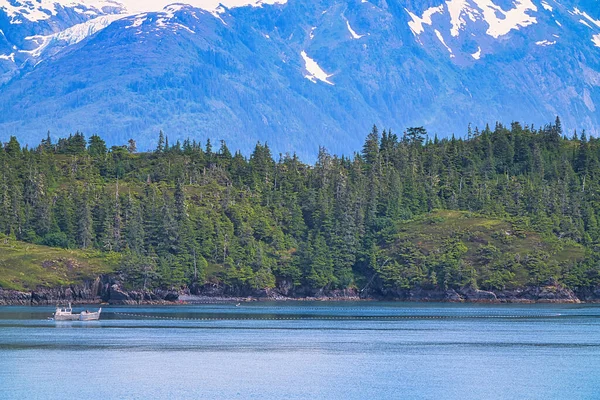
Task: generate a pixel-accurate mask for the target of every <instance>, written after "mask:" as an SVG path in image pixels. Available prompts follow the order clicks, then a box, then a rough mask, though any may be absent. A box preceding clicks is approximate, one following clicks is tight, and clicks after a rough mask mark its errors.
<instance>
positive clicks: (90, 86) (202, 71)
mask: <svg viewBox="0 0 600 400" xmlns="http://www.w3.org/2000/svg"><path fill="white" fill-rule="evenodd" d="M452 1H454V2H455V4H456V3H458V2H459V1H458V0H452ZM460 1H462V2H464V3H465V4H466V6H465V7H470V9H475V10H481V9H483V8H481V9H479V8H478V4H479V5H481V4H482V3H486V2H487V3H491V4H492V5H493V6H494V7H498V8H499V10H500V11H497V12H496V17H497V18H498V21H500V22H498V26H500V25H502V24H504V22H505V21H504V20H503V18H502V16H503V15H504V14H503V13H505V12H508V11H510V10H512V9H515V8H518V7H522V4H524V3H528V2H529V0H519V1H514V2H513V1H510V0H504V1H497V0H494V1H493V2H492V0H460ZM477 2H479V3H477ZM448 3H450V1H449V2H447V3H444V2H441V1H384V0H381V1H368V2H367V1H361V0H357V1H351V2H340V1H335V0H323V1H308V0H289V1H288V2H287V3H285V4H276V5H264V6H262V7H240V8H232V9H227V10H225V11H224V12H223V13H221V14H216V15H215V14H212V13H210V12H208V11H204V10H200V9H197V8H193V7H191V6H183V7H175V8H172V12H170V13H167V14H165V13H162V12H149V13H146V14H143V15H141V16H140V15H131V16H128V17H124V18H121V19H118V20H116V21H114V22H112V23H110V25H108V26H107V27H105V28H104V29H101V30H99V31H98V32H95V33H93V34H91V35H89V36H87V37H86V38H85V39H84V40H82V41H79V42H78V43H75V44H70V43H67V42H68V40H66V41H65V40H62V41H61V40H58V39H57V40H53V41H51V44H49V45H47V46H46V47H45V48H44V52H43V54H42V55H39V56H38V57H37V58H35V57H30V58H29V59H24V60H21V63H20V65H16V64H17V63H14V64H15V65H12V64H11V63H10V60H5V61H6V62H4V63H1V62H0V74H4V75H3V76H4V77H5V79H4V80H5V83H4V84H3V86H1V87H0V141H7V140H8V138H9V136H10V135H16V136H17V137H18V138H19V140H20V141H22V142H23V143H28V144H31V145H33V144H37V143H39V141H40V140H41V139H42V138H44V137H45V136H46V132H47V131H48V130H50V132H51V135H52V136H53V137H55V138H56V137H59V136H65V135H68V134H69V133H73V132H75V131H81V132H83V133H84V134H86V135H91V134H94V133H97V134H100V135H101V136H103V137H104V138H106V139H107V140H108V142H109V143H110V144H124V143H126V142H127V140H128V139H129V138H133V139H135V140H136V141H137V143H138V147H139V148H140V149H150V148H153V147H154V146H155V144H156V140H157V138H158V132H159V131H160V130H163V131H164V132H165V134H166V135H167V136H168V137H169V140H170V142H171V143H174V142H175V141H176V140H184V139H185V138H188V137H189V138H192V139H196V140H199V141H204V140H206V139H207V138H211V139H212V140H213V141H216V140H219V139H223V140H225V141H226V142H227V143H228V144H229V145H230V148H232V149H242V150H243V151H244V152H245V153H246V154H247V153H248V152H249V151H250V150H251V149H252V147H253V146H254V144H255V143H256V142H257V141H262V142H268V144H269V145H270V147H271V148H272V149H273V151H274V153H275V154H277V153H285V152H296V153H298V154H299V155H300V156H302V157H303V158H307V159H314V157H315V156H316V153H317V149H318V146H319V145H322V146H325V147H326V148H327V149H328V150H330V151H332V152H334V153H337V154H352V152H354V151H356V150H358V149H360V146H361V144H362V142H363V139H364V136H365V135H366V133H367V132H368V131H369V130H370V128H371V127H372V125H373V124H377V125H378V126H380V127H381V128H390V129H392V131H394V132H395V133H397V134H402V132H403V130H404V129H406V128H407V127H409V126H421V125H422V126H425V127H426V128H427V129H428V131H429V132H430V134H431V135H433V134H437V135H438V136H440V137H446V136H449V135H452V134H456V135H458V136H464V135H465V133H466V131H467V125H468V124H469V123H471V124H472V126H473V127H475V126H479V127H480V128H483V127H484V126H485V124H486V123H488V122H489V123H494V122H495V121H502V122H504V123H510V122H511V121H515V120H516V121H520V122H522V123H524V124H535V125H537V126H539V125H540V124H544V123H548V122H551V121H553V120H554V118H555V117H556V115H560V116H561V119H562V121H563V126H564V127H565V128H566V129H567V130H573V129H586V130H587V132H588V133H590V134H597V133H598V123H599V117H600V114H599V113H598V110H597V108H598V107H599V106H600V89H599V86H600V72H598V71H600V47H597V46H600V43H599V44H595V43H594V41H593V40H594V35H596V34H600V22H599V24H595V22H594V21H596V22H598V21H597V20H598V19H599V17H600V15H599V13H600V10H599V9H598V7H597V2H596V1H584V2H576V1H567V2H564V1H562V2H560V3H557V2H555V1H552V0H548V1H544V2H542V1H538V0H534V1H533V2H532V4H534V6H535V8H536V10H535V11H534V10H528V11H525V12H524V13H522V14H521V16H525V17H524V18H529V17H532V18H535V23H532V24H529V25H527V26H516V28H514V29H511V30H509V31H508V32H507V33H505V34H502V35H498V36H497V37H495V35H494V33H493V32H492V33H490V31H491V30H492V26H494V25H493V24H492V23H491V22H490V21H487V20H483V19H481V18H479V17H473V18H470V17H469V13H468V12H466V11H465V12H464V13H463V14H461V16H462V19H463V20H464V23H463V25H462V26H461V27H459V29H458V30H456V29H455V33H456V32H457V34H456V35H453V34H452V32H453V28H455V25H456V20H455V21H454V24H453V21H452V17H451V12H450V11H451V10H450V8H451V6H450V5H449V4H448ZM542 3H543V4H542ZM439 6H442V7H441V8H440V9H439V10H440V11H439V12H435V13H433V14H432V15H431V17H430V20H431V21H430V22H431V23H430V24H429V23H428V21H427V18H426V13H427V12H428V10H431V9H432V7H439ZM550 9H551V11H550ZM113 12H115V11H114V10H108V12H107V14H111V13H113ZM71 14H73V15H71ZM411 14H412V15H411ZM413 15H414V16H416V19H415V18H413ZM506 15H510V14H506ZM491 18H495V17H494V16H492V17H491ZM505 18H509V17H505ZM510 18H512V17H510ZM54 19H55V21H54V20H52V19H50V20H49V21H43V23H40V22H37V23H30V24H27V23H25V24H13V23H11V22H10V19H9V18H8V17H7V16H6V15H3V11H2V10H1V9H0V29H1V30H2V31H3V32H4V35H0V54H2V52H3V51H5V53H4V54H7V53H6V52H8V51H10V46H11V45H12V46H13V48H14V46H15V44H18V46H27V45H29V46H30V47H31V46H32V45H31V43H30V42H31V39H26V38H29V37H31V36H32V35H36V34H37V35H49V34H52V33H55V32H61V31H63V30H64V29H66V28H67V27H69V26H73V25H76V24H79V23H82V22H85V20H86V17H82V16H81V14H76V13H75V14H74V13H72V12H69V11H68V10H66V11H64V12H62V13H58V14H57V16H55V17H54ZM415 21H417V22H418V21H425V22H422V23H421V25H420V28H419V26H418V24H417V25H415V24H414V22H415ZM557 21H558V22H557ZM582 21H583V22H582ZM415 26H416V27H417V28H416V29H417V30H418V31H419V32H417V33H416V32H415V31H414V29H413V28H414V27H415ZM498 29H501V28H498ZM3 37H4V41H3ZM6 38H8V39H6ZM598 40H599V42H600V36H598ZM28 43H29V44H28ZM18 46H17V47H18ZM33 50H35V46H33ZM29 51H31V49H29ZM19 54H20V55H22V54H26V55H30V53H19ZM303 54H304V55H306V56H307V57H309V58H310V59H312V60H314V62H315V63H317V64H318V66H319V67H320V68H321V69H322V71H323V73H325V74H326V75H325V76H327V75H329V77H327V78H326V79H324V80H320V79H319V77H315V76H316V75H315V76H312V75H311V73H310V71H308V69H309V67H308V64H307V63H306V60H305V58H304V57H303ZM18 57H19V55H17V58H18ZM9 64H10V65H9ZM307 75H308V76H309V77H311V76H312V78H311V79H306V76H307ZM321 78H323V77H321Z"/></svg>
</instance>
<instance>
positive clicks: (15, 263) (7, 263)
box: [0, 237, 120, 290]
mask: <svg viewBox="0 0 600 400" xmlns="http://www.w3.org/2000/svg"><path fill="white" fill-rule="evenodd" d="M119 257H120V256H119V255H115V254H102V253H99V252H85V251H81V250H66V249H58V248H52V247H46V246H38V245H34V244H29V243H24V242H19V241H17V240H12V239H9V238H7V237H0V287H2V288H3V289H13V290H29V289H34V288H36V287H38V286H44V287H58V286H65V285H71V284H77V283H81V282H82V281H83V280H85V279H89V278H94V277H96V276H98V275H100V274H106V273H110V272H113V271H114V270H115V268H116V266H117V264H118V261H119Z"/></svg>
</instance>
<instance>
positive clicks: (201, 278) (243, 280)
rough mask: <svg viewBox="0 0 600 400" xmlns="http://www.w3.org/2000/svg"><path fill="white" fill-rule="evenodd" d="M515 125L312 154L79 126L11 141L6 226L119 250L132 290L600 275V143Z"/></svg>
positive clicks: (2, 201)
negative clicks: (121, 134)
mask: <svg viewBox="0 0 600 400" xmlns="http://www.w3.org/2000/svg"><path fill="white" fill-rule="evenodd" d="M568 136H569V137H567V136H566V135H564V134H563V132H562V128H561V124H560V120H559V119H558V118H557V120H556V122H555V123H553V124H549V125H547V126H544V127H541V128H534V127H530V126H525V127H524V126H522V125H521V124H519V123H513V124H512V125H511V126H510V128H509V127H505V126H503V125H501V124H496V126H495V127H494V128H493V129H490V127H486V128H485V129H483V130H481V131H480V130H479V129H477V128H475V129H471V128H470V127H469V129H468V134H467V135H466V137H465V138H455V137H452V138H445V139H438V138H437V137H430V136H428V135H427V132H426V131H425V130H424V129H423V128H409V129H407V130H406V132H404V133H403V134H401V135H399V136H398V135H396V134H394V133H392V132H389V131H385V130H384V131H383V132H381V133H380V132H379V131H378V129H377V128H376V127H373V130H372V131H371V132H370V133H369V134H368V136H367V137H366V140H365V142H364V146H363V148H362V150H361V151H360V152H357V153H356V154H354V155H353V156H352V157H337V156H335V155H331V154H329V153H328V152H327V150H326V149H323V148H322V149H320V151H319V154H318V158H317V161H316V163H315V164H314V165H308V164H306V163H303V162H302V161H301V160H299V159H298V158H297V157H296V156H294V155H289V154H285V155H276V156H274V155H273V154H272V153H271V150H270V149H269V147H268V145H267V144H261V143H258V144H257V145H256V147H255V149H254V151H253V152H252V154H251V155H250V156H249V157H245V156H244V155H242V154H240V153H239V152H237V153H235V154H232V152H231V151H230V150H229V148H228V147H227V145H226V144H225V143H224V142H221V143H219V144H217V145H216V146H214V147H213V145H212V144H211V143H210V141H208V142H206V143H202V144H200V143H197V142H196V141H190V140H187V141H185V142H183V143H180V142H177V143H169V141H168V138H167V137H164V136H163V134H162V132H161V133H160V137H159V140H158V146H157V148H156V149H155V150H154V151H152V152H145V153H138V152H137V150H136V144H135V142H134V141H133V140H130V141H129V143H128V144H127V145H124V146H114V147H112V148H107V146H106V143H105V141H104V140H103V139H102V138H101V137H99V136H97V135H94V136H91V137H90V138H89V140H86V138H85V137H84V136H83V135H82V134H80V133H77V134H75V135H72V136H70V137H68V138H64V139H60V140H59V141H58V142H57V143H52V141H51V139H50V136H48V139H46V140H43V141H42V143H41V144H40V145H39V146H37V147H36V148H31V149H30V148H27V147H25V148H23V147H22V146H20V144H19V142H18V140H17V139H16V138H15V137H11V138H10V141H9V142H8V143H6V144H5V145H4V147H3V149H2V150H0V166H1V171H2V172H1V174H0V232H2V233H3V235H4V237H5V238H7V239H9V238H12V239H13V240H19V241H24V242H29V243H35V244H41V245H45V246H51V247H58V248H82V249H95V251H96V252H102V254H104V255H105V256H106V257H111V258H112V259H116V260H117V262H118V265H119V266H118V269H117V271H116V274H118V276H119V277H120V279H121V280H122V281H123V282H124V284H125V285H126V286H127V287H129V288H146V289H150V288H157V287H162V288H173V287H182V286H194V285H196V286H200V285H203V284H204V283H205V282H212V283H213V284H220V285H225V286H227V287H230V288H235V289H238V290H246V289H247V290H252V289H265V288H275V287H277V288H279V289H281V290H285V291H287V292H288V293H294V292H298V293H310V292H316V291H319V290H323V289H325V290H333V289H345V288H354V289H358V290H364V288H366V287H369V286H370V287H373V288H380V289H381V290H385V289H386V288H387V289H390V290H397V289H402V288H405V289H406V288H414V287H422V288H444V289H446V288H453V287H464V286H465V285H471V286H472V287H477V288H483V289H489V290H502V289H506V288H511V287H516V286H523V285H536V284H543V283H544V282H545V281H548V280H549V279H551V280H556V281H559V282H562V283H564V284H566V285H568V286H570V287H595V286H597V285H598V284H600V274H599V271H600V269H599V268H598V261H599V260H598V258H599V257H598V255H599V254H600V253H598V252H597V251H596V250H597V246H598V244H599V241H600V227H599V226H598V219H599V218H600V207H599V204H598V202H599V198H598V195H599V193H600V139H596V138H587V137H586V135H585V132H584V131H583V132H581V134H577V133H575V134H573V135H572V137H571V135H568Z"/></svg>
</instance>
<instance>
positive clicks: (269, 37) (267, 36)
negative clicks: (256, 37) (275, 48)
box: [263, 33, 271, 39]
mask: <svg viewBox="0 0 600 400" xmlns="http://www.w3.org/2000/svg"><path fill="white" fill-rule="evenodd" d="M263 36H264V37H265V38H267V39H271V36H269V35H267V34H266V33H265V34H264V35H263Z"/></svg>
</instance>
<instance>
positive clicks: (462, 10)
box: [446, 0, 537, 39]
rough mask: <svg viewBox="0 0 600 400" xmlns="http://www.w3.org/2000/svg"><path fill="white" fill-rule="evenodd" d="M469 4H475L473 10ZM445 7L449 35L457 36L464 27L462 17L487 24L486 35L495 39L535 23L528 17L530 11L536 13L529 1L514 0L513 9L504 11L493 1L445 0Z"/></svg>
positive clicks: (531, 17)
mask: <svg viewBox="0 0 600 400" xmlns="http://www.w3.org/2000/svg"><path fill="white" fill-rule="evenodd" d="M471 4H475V5H476V6H477V9H476V8H473V7H472V6H471ZM446 7H447V8H448V12H449V14H450V24H451V25H452V27H451V29H450V33H451V34H452V36H458V34H459V32H460V31H461V30H462V29H463V28H464V27H465V25H466V20H465V18H464V15H466V16H468V17H469V19H470V20H471V21H477V20H482V21H484V22H486V23H487V24H488V30H487V32H486V33H487V34H488V35H490V36H492V37H493V38H495V39H497V38H499V37H500V36H504V35H506V34H507V33H509V32H510V31H511V30H513V29H519V27H526V26H529V25H532V24H535V23H537V19H536V18H535V17H534V16H532V15H529V12H530V11H537V7H536V6H535V4H533V2H532V1H531V0H515V3H514V5H513V8H511V9H509V10H507V11H505V10H504V9H502V7H500V6H498V5H496V4H495V3H494V2H493V0H470V1H469V0H447V1H446Z"/></svg>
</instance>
